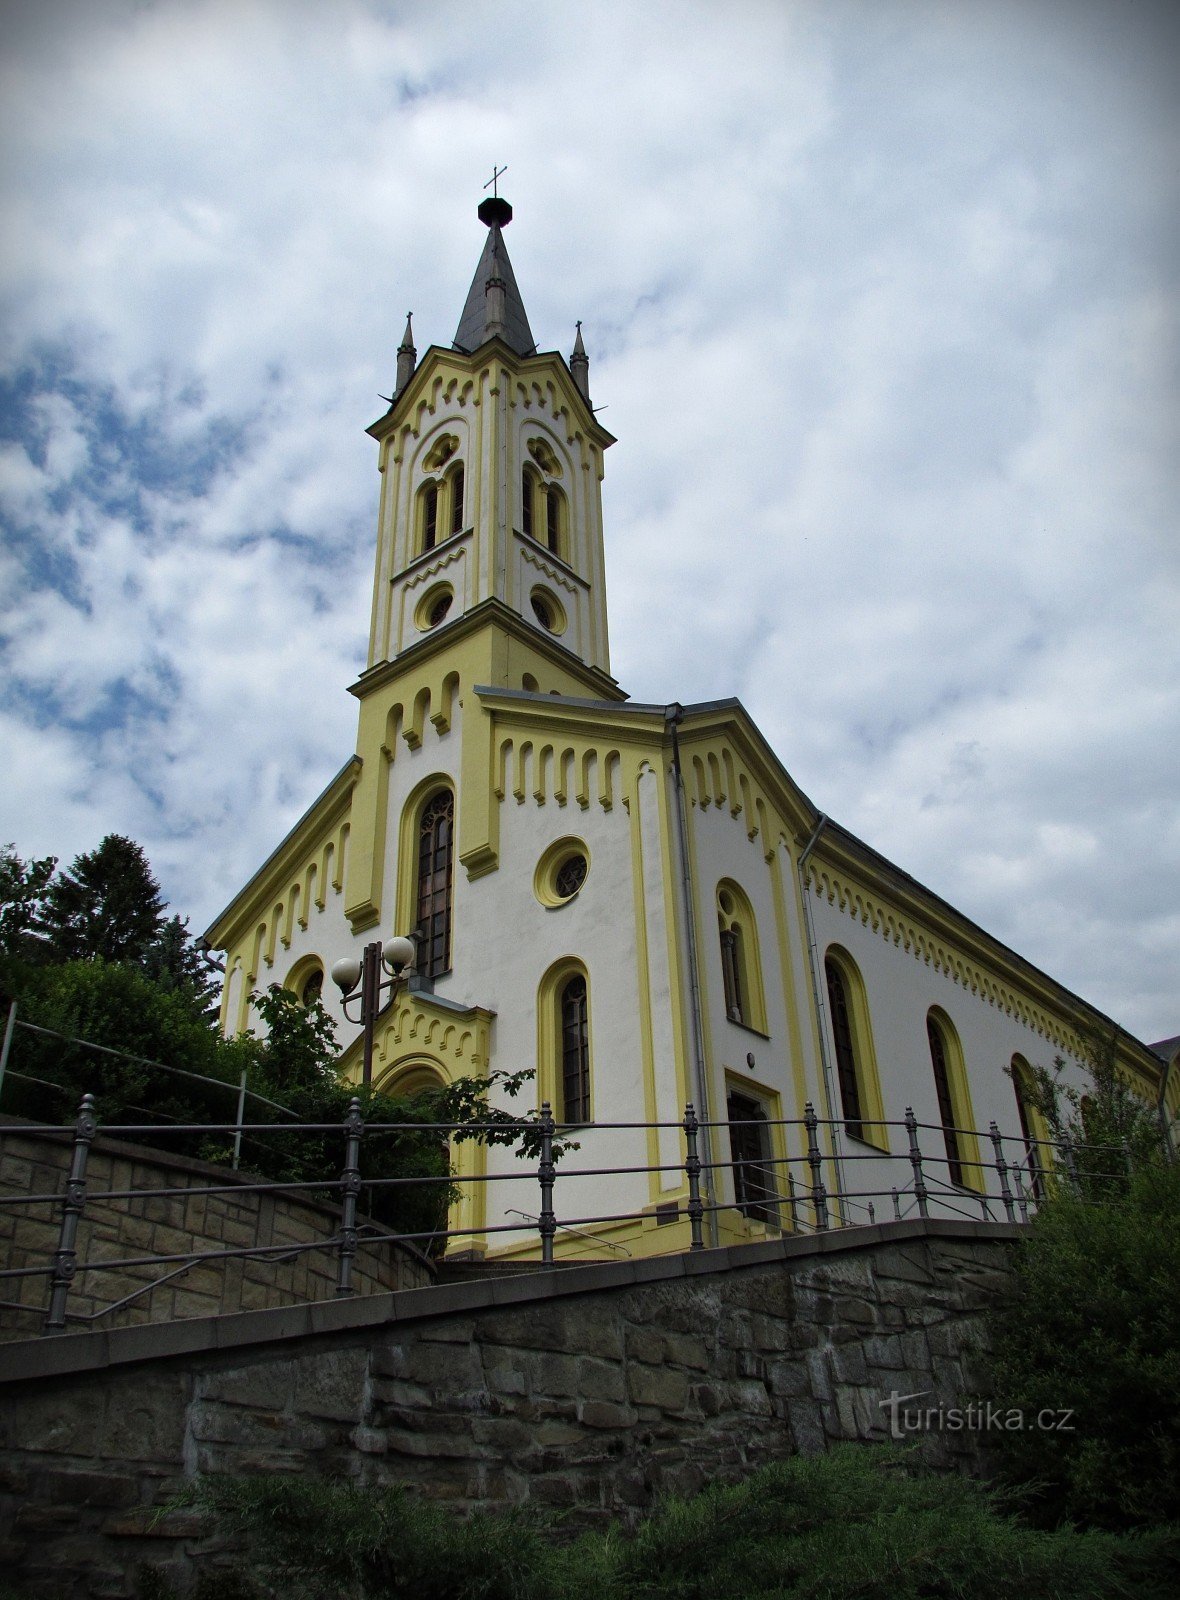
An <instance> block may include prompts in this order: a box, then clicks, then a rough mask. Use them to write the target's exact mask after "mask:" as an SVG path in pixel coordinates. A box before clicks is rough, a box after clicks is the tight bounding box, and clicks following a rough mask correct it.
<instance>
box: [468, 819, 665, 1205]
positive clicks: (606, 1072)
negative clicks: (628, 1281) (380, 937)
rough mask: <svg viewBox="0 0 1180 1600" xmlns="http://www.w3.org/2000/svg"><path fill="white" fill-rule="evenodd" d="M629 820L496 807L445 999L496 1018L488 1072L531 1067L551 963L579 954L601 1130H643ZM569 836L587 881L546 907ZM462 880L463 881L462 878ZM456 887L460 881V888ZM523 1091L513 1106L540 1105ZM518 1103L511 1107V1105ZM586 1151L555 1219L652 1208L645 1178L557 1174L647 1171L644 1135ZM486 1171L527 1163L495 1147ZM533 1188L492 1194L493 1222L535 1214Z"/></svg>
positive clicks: (595, 1144) (593, 1143) (625, 1135)
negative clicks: (582, 849)
mask: <svg viewBox="0 0 1180 1600" xmlns="http://www.w3.org/2000/svg"><path fill="white" fill-rule="evenodd" d="M630 829H631V821H630V818H629V816H628V814H627V812H626V810H625V809H624V808H623V807H622V805H621V804H619V803H618V801H617V800H616V804H615V806H614V808H613V809H612V810H611V811H609V812H608V811H605V810H603V808H602V807H601V806H600V805H599V804H598V802H597V801H592V802H591V804H590V805H589V806H588V807H587V808H586V809H585V810H583V809H582V808H581V807H579V806H577V805H575V804H569V805H566V806H558V805H557V804H555V803H554V802H553V801H552V800H550V801H549V802H548V803H546V804H545V805H538V804H537V803H536V802H535V801H534V800H533V799H532V798H531V796H530V797H529V798H528V799H526V800H525V801H524V803H523V804H518V803H517V802H516V801H515V800H513V799H512V798H511V797H509V798H508V799H506V800H505V801H504V802H503V803H502V805H501V813H500V865H499V868H498V870H497V871H496V872H494V873H490V874H488V875H487V876H485V877H482V878H478V879H476V880H475V882H473V883H468V884H466V886H465V892H464V895H463V898H462V900H460V897H459V895H458V893H457V894H456V930H457V931H456V938H455V970H454V972H453V973H451V974H450V976H449V977H448V978H447V979H445V980H442V981H441V982H440V983H439V984H438V986H437V991H438V992H439V993H444V992H445V993H446V994H448V995H449V996H450V997H451V998H453V999H456V1000H461V1001H462V1002H464V1003H467V1004H479V1005H485V1006H488V1007H489V1008H490V1009H492V1010H494V1011H495V1012H496V1023H495V1027H494V1045H493V1054H494V1059H493V1065H494V1066H495V1067H496V1068H498V1069H501V1070H504V1071H508V1072H515V1071H520V1070H521V1069H524V1068H534V1069H535V1068H536V1067H537V1066H538V1062H537V1016H536V1003H537V991H538V988H539V986H540V983H541V980H542V978H543V976H544V974H545V973H546V972H547V971H548V969H549V968H550V967H551V966H552V965H553V963H554V962H555V961H558V960H560V959H561V958H562V957H563V956H575V957H577V959H578V960H580V961H581V962H582V963H583V964H584V966H585V968H586V971H587V974H588V981H589V992H590V1049H591V1075H592V1081H591V1110H592V1114H593V1116H594V1119H595V1122H596V1123H601V1122H607V1121H610V1122H619V1121H630V1122H643V1121H645V1120H646V1112H645V1107H644V1093H643V1057H642V1047H641V1041H640V1034H639V1027H638V1021H637V1018H638V1015H639V1006H640V1003H641V997H640V994H639V986H638V981H637V974H636V968H637V957H636V945H635V930H634V919H633V914H632V907H633V903H634V901H633V883H632V864H631V836H630ZM567 836H572V837H576V838H578V839H581V840H582V841H583V842H584V843H585V845H586V847H587V850H588V853H589V857H590V871H589V873H588V875H587V878H586V882H585V884H584V885H583V886H582V888H581V889H580V890H579V892H578V894H577V895H576V896H575V897H574V899H573V900H571V901H568V902H567V903H566V904H565V905H562V906H559V907H547V906H543V905H542V904H541V903H540V902H539V901H538V900H537V898H536V896H535V894H534V893H533V878H534V873H535V870H536V866H537V862H538V860H539V858H540V857H541V855H542V854H543V853H544V851H545V850H546V849H547V848H548V847H549V845H550V844H552V843H554V842H556V841H557V840H558V839H561V838H564V837H567ZM459 877H460V879H462V877H463V874H462V873H460V875H459ZM457 887H458V885H457ZM527 1093H528V1091H524V1092H522V1094H521V1096H520V1097H519V1099H518V1101H517V1102H516V1103H517V1104H518V1105H521V1104H527V1105H530V1106H531V1105H535V1104H537V1100H538V1096H537V1092H536V1088H535V1086H534V1089H533V1093H532V1096H531V1098H528V1099H526V1095H527ZM505 1104H506V1106H507V1107H509V1108H510V1107H511V1105H512V1102H506V1103H505ZM577 1138H578V1141H579V1143H580V1145H581V1149H580V1150H578V1151H576V1152H572V1153H571V1154H570V1155H568V1156H567V1157H566V1158H565V1160H564V1161H563V1163H561V1166H560V1167H559V1177H558V1185H557V1191H556V1199H555V1205H556V1209H557V1212H558V1216H559V1217H561V1218H570V1217H573V1216H575V1215H577V1216H600V1215H606V1214H610V1215H616V1214H619V1213H622V1212H627V1211H636V1210H639V1209H640V1208H642V1207H643V1206H644V1205H645V1204H646V1203H647V1198H648V1180H647V1177H646V1175H645V1174H642V1173H637V1174H634V1175H632V1176H630V1177H619V1176H604V1177H598V1178H568V1177H563V1176H562V1175H561V1167H564V1168H565V1169H567V1170H569V1169H572V1168H574V1167H579V1168H589V1167H600V1166H612V1167H617V1166H622V1165H646V1162H647V1154H646V1149H647V1146H646V1135H645V1133H644V1132H643V1130H642V1129H632V1130H619V1129H610V1128H602V1127H597V1126H595V1127H590V1128H586V1129H584V1130H582V1131H581V1132H580V1133H579V1134H578V1135H577ZM488 1165H489V1171H495V1172H500V1173H504V1172H519V1171H520V1170H521V1166H522V1164H521V1163H519V1162H517V1160H516V1159H515V1157H513V1156H512V1155H510V1154H508V1153H505V1152H502V1151H491V1152H489V1157H488ZM538 1193H539V1192H538V1189H537V1186H536V1185H535V1183H531V1182H522V1183H517V1184H512V1185H509V1184H503V1183H501V1184H496V1185H491V1186H489V1196H488V1202H489V1204H488V1220H489V1222H490V1223H491V1222H495V1221H496V1220H497V1214H498V1215H500V1216H502V1215H503V1213H504V1211H505V1209H506V1208H507V1207H510V1206H515V1207H517V1208H519V1209H522V1210H526V1211H529V1212H530V1213H534V1214H535V1212H536V1210H537V1206H538V1203H539V1202H538Z"/></svg>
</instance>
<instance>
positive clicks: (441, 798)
mask: <svg viewBox="0 0 1180 1600" xmlns="http://www.w3.org/2000/svg"><path fill="white" fill-rule="evenodd" d="M454 844H455V797H454V795H453V794H452V793H451V791H450V790H449V789H440V790H439V791H438V792H437V793H436V794H433V795H431V797H430V798H429V799H428V800H427V802H426V804H425V805H424V806H423V807H422V816H421V819H420V821H419V825H418V908H417V909H418V936H419V944H418V963H417V965H418V971H419V972H421V973H423V974H424V975H425V976H426V977H430V978H437V977H439V976H440V975H441V974H442V973H444V972H449V971H450V970H451V901H452V895H453V890H454V854H455V849H454Z"/></svg>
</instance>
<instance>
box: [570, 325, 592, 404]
mask: <svg viewBox="0 0 1180 1600" xmlns="http://www.w3.org/2000/svg"><path fill="white" fill-rule="evenodd" d="M575 327H576V329H577V332H576V334H575V336H574V348H573V350H572V352H571V354H570V375H571V377H572V378H573V380H574V382H575V383H576V384H577V386H578V388H579V389H580V390H581V393H582V395H583V397H584V399H585V401H586V404H587V405H589V403H590V357H589V356H588V355H587V354H586V346H585V345H584V344H583V343H582V324H581V323H580V322H579V323H576V324H575Z"/></svg>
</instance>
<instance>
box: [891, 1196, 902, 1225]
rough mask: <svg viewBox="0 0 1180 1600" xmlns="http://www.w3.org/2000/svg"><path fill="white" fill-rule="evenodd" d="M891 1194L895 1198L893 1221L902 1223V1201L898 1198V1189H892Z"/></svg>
mask: <svg viewBox="0 0 1180 1600" xmlns="http://www.w3.org/2000/svg"><path fill="white" fill-rule="evenodd" d="M889 1193H890V1194H891V1195H892V1196H893V1220H894V1222H900V1221H901V1200H900V1199H899V1198H898V1193H897V1190H896V1189H890V1191H889Z"/></svg>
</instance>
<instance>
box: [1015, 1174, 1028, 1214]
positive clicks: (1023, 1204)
mask: <svg viewBox="0 0 1180 1600" xmlns="http://www.w3.org/2000/svg"><path fill="white" fill-rule="evenodd" d="M1012 1176H1013V1177H1014V1178H1015V1179H1016V1204H1017V1206H1018V1207H1019V1208H1020V1220H1021V1222H1027V1221H1028V1199H1027V1197H1026V1195H1025V1193H1024V1179H1023V1178H1022V1177H1021V1175H1020V1168H1019V1167H1013V1168H1012Z"/></svg>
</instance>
